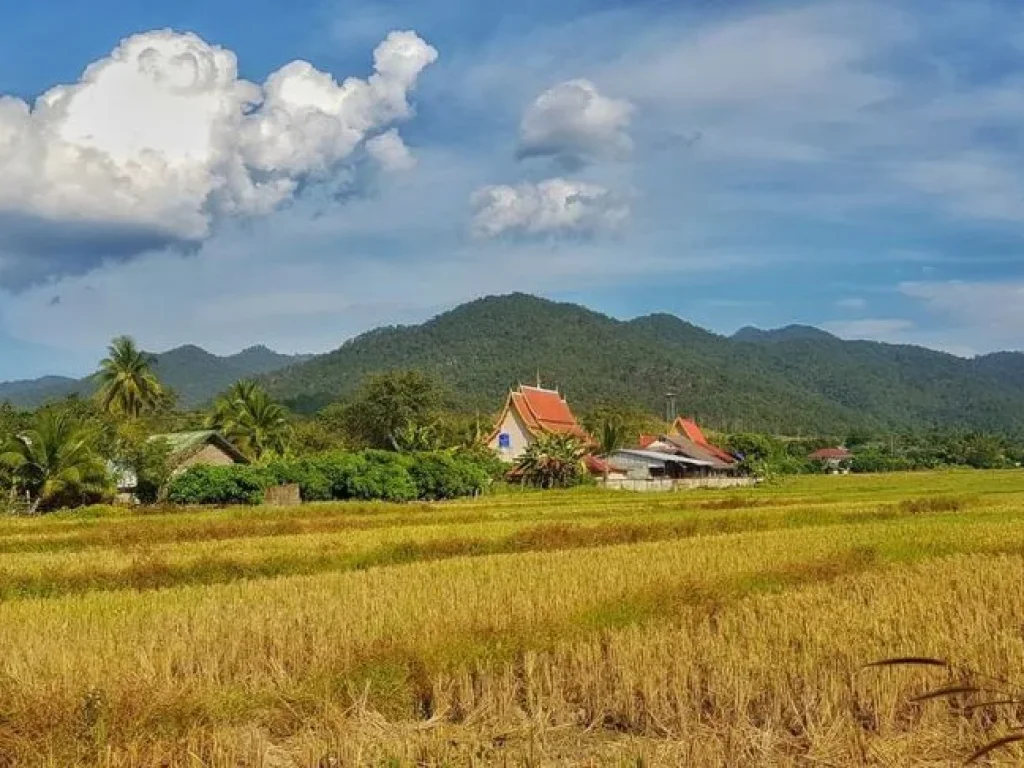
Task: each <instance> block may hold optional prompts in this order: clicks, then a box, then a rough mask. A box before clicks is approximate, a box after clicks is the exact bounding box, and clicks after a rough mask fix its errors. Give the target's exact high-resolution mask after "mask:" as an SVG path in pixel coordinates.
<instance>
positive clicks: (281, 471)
mask: <svg viewBox="0 0 1024 768" xmlns="http://www.w3.org/2000/svg"><path fill="white" fill-rule="evenodd" d="M490 479H491V478H490V471H489V467H488V466H487V465H486V464H485V463H483V462H480V461H477V460H476V458H475V457H474V456H472V455H470V454H466V455H463V454H461V453H455V454H449V453H443V452H436V453H419V454H413V453H411V454H398V453H392V452H390V451H361V452H359V453H340V452H339V453H328V454H324V455H322V456H313V457H309V458H305V459H299V460H295V461H287V460H284V459H279V460H276V461H273V462H271V463H269V464H267V465H265V466H261V467H253V466H232V467H193V468H192V469H189V470H188V471H186V472H184V473H183V474H181V475H179V476H178V477H177V478H175V479H174V480H173V482H172V483H171V484H170V489H169V491H168V495H167V498H168V500H169V501H171V502H173V503H176V504H259V503H261V502H262V501H263V497H264V491H265V490H266V489H267V488H269V487H271V486H275V485H285V484H295V485H298V486H299V492H300V494H301V496H302V500H303V501H344V500H348V499H358V500H360V501H395V502H401V501H413V500H415V499H424V500H428V501H438V500H441V499H454V498H458V497H460V496H472V495H475V494H477V493H479V492H480V491H482V490H483V489H484V488H485V487H486V486H487V485H488V484H489V483H490Z"/></svg>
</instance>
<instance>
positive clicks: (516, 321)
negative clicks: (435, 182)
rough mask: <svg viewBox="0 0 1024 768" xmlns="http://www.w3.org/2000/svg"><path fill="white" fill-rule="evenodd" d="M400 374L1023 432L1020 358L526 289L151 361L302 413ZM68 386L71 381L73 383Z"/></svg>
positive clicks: (873, 424)
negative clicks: (243, 382)
mask: <svg viewBox="0 0 1024 768" xmlns="http://www.w3.org/2000/svg"><path fill="white" fill-rule="evenodd" d="M402 368H416V369H420V370H424V371H427V372H428V373H431V374H433V375H435V376H437V377H438V378H440V379H441V380H442V381H444V382H445V383H446V384H447V385H448V387H449V389H450V390H451V392H452V396H453V399H454V404H455V405H456V406H457V407H459V408H462V409H465V410H467V411H476V412H478V413H480V414H481V415H482V416H488V415H490V414H492V413H493V412H495V411H496V410H497V409H498V408H499V407H500V406H501V404H502V402H503V401H504V398H505V396H506V394H507V393H508V389H509V387H512V386H515V385H516V384H518V383H520V382H523V383H530V382H533V381H534V380H535V379H536V377H537V373H538V371H539V372H540V374H541V377H542V380H543V383H544V384H545V385H548V386H557V387H559V388H560V389H561V390H562V391H563V392H564V393H565V394H566V395H567V396H568V397H569V399H570V401H571V402H572V404H573V407H574V409H576V410H579V411H585V410H586V409H587V408H589V407H592V406H594V405H596V404H599V403H601V402H605V401H617V402H622V403H632V404H635V405H639V406H642V407H645V408H647V409H649V410H651V411H652V412H654V413H662V412H663V411H664V404H665V395H666V393H668V392H672V393H674V394H675V399H676V402H677V404H678V408H679V411H680V413H682V414H685V415H688V416H695V417H697V418H698V419H699V420H700V421H701V422H702V423H703V424H706V425H708V426H710V427H712V428H718V429H726V430H732V431H745V430H759V431H761V430H763V431H771V432H777V433H782V434H796V433H802V434H825V435H835V436H839V437H841V436H845V435H846V434H848V432H849V431H850V430H854V429H868V430H874V431H896V430H902V429H911V430H925V429H931V428H944V429H949V428H955V429H964V430H972V429H973V430H983V431H987V432H1003V433H1008V434H1013V435H1017V436H1020V435H1024V354H1022V353H1019V352H1003V353H998V354H993V355H986V356H983V357H978V358H974V359H970V360H968V359H964V358H960V357H955V356H953V355H950V354H946V353H943V352H936V351H934V350H929V349H924V348H921V347H914V346H907V345H892V344H882V343H877V342H871V341H844V340H842V339H839V338H837V337H835V336H833V335H831V334H829V333H826V332H825V331H822V330H820V329H818V328H813V327H810V326H799V325H797V326H789V327H787V328H782V329H777V330H768V331H765V330H760V329H754V328H746V329H743V330H741V331H739V332H737V333H736V334H734V335H733V336H732V337H726V336H721V335H718V334H715V333H711V332H709V331H707V330H705V329H703V328H700V327H698V326H696V325H693V324H692V323H688V322H686V321H684V320H681V319H680V318H678V317H675V316H673V315H669V314H664V313H659V314H651V315H647V316H644V317H639V318H636V319H634V320H629V321H622V320H616V319H614V318H611V317H608V316H606V315H603V314H600V313H598V312H594V311H592V310H589V309H587V308H585V307H581V306H578V305H575V304H564V303H557V302H553V301H548V300H546V299H540V298H537V297H535V296H529V295H526V294H521V293H517V294H510V295H505V296H489V297H486V298H482V299H478V300H476V301H472V302H469V303H468V304H463V305H462V306H459V307H456V308H455V309H453V310H451V311H449V312H445V313H443V314H440V315H438V316H437V317H435V318H433V319H431V320H429V321H427V322H425V323H423V324H421V325H412V326H391V327H384V328H378V329H376V330H373V331H370V332H368V333H365V334H362V335H361V336H358V337H356V338H353V339H350V340H349V341H347V342H345V343H344V344H342V345H341V346H340V347H339V348H338V349H336V350H334V351H333V352H329V353H327V354H324V355H317V356H313V357H302V356H298V357H291V356H288V355H281V354H279V353H276V352H273V351H271V350H269V349H267V348H265V347H260V346H257V347H253V348H250V349H247V350H244V351H242V352H240V353H238V354H236V355H231V356H228V357H218V356H216V355H212V354H210V353H209V352H206V351H205V350H203V349H202V348H200V347H196V346H185V347H179V348H178V349H174V350H170V351H168V352H165V353H163V354H161V355H158V356H157V370H158V372H159V374H160V376H161V377H162V378H163V379H164V380H165V381H166V382H167V383H168V384H169V385H170V386H171V387H173V388H174V389H175V390H176V391H178V392H179V393H180V396H181V402H182V404H183V405H185V406H196V405H201V404H203V403H205V402H208V401H209V400H211V399H212V398H213V397H215V396H216V395H217V394H218V393H219V392H221V391H223V390H224V389H225V388H227V387H228V386H229V385H230V384H231V383H233V382H234V381H235V380H237V379H239V378H248V377H252V376H259V377H260V378H261V379H262V380H263V382H264V383H265V384H266V385H267V386H268V388H269V389H270V390H271V392H272V394H274V395H275V396H277V397H279V398H281V399H282V400H283V401H284V402H286V403H287V404H288V405H290V406H291V407H292V408H293V409H295V410H297V411H299V412H303V413H310V412H313V411H315V410H317V409H319V408H320V407H322V406H324V405H326V404H328V403H330V402H333V401H335V400H337V399H339V398H341V397H344V396H345V395H348V394H350V393H352V392H354V391H355V390H356V389H357V388H358V387H359V385H360V384H361V383H362V382H363V380H364V379H365V378H366V377H367V376H368V375H370V374H373V373H377V372H381V371H387V370H395V369H402ZM76 388H77V389H76ZM69 390H75V391H83V392H87V391H89V390H90V385H89V382H88V380H82V381H74V380H70V379H61V378H59V377H48V378H45V379H39V380H36V381H33V382H12V383H8V384H0V400H2V399H5V398H10V399H11V400H12V401H14V402H16V403H18V404H19V405H22V406H32V405H36V404H38V403H39V402H42V401H44V400H47V399H53V398H55V397H62V396H64V395H66V394H67V393H68V391H69Z"/></svg>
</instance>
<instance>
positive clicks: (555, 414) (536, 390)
mask: <svg viewBox="0 0 1024 768" xmlns="http://www.w3.org/2000/svg"><path fill="white" fill-rule="evenodd" d="M505 408H506V410H507V409H509V408H514V409H515V410H516V413H518V414H519V417H520V418H521V419H522V420H523V424H525V425H526V428H527V429H528V430H529V431H530V432H531V433H533V434H534V435H537V434H540V433H543V432H553V433H556V434H570V435H575V436H576V437H578V438H580V439H581V440H585V441H587V442H592V440H593V438H591V436H590V435H589V434H588V433H587V431H586V430H585V429H584V428H583V427H582V426H580V423H579V422H578V421H577V420H576V416H574V415H573V412H572V410H571V409H570V408H569V404H568V403H567V402H566V401H565V398H564V397H562V395H561V394H559V393H558V392H557V391H555V390H553V389H542V388H540V387H527V386H523V385H519V389H518V390H517V391H513V392H510V393H509V398H508V403H507V404H506V406H505ZM502 418H504V416H502Z"/></svg>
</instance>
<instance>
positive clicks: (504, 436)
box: [498, 432, 512, 448]
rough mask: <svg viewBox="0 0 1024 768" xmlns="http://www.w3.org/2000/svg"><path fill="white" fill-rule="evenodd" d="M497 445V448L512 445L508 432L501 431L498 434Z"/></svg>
mask: <svg viewBox="0 0 1024 768" xmlns="http://www.w3.org/2000/svg"><path fill="white" fill-rule="evenodd" d="M498 447H499V448H511V447H512V436H511V435H509V433H508V432H502V433H501V434H500V435H498Z"/></svg>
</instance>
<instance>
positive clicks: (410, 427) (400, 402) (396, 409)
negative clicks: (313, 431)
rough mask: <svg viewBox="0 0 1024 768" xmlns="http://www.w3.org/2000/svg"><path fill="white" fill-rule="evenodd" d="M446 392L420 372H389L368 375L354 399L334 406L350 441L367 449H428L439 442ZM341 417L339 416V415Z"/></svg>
mask: <svg viewBox="0 0 1024 768" xmlns="http://www.w3.org/2000/svg"><path fill="white" fill-rule="evenodd" d="M443 403H444V391H443V389H442V388H441V386H440V385H439V384H438V383H437V382H436V381H435V380H434V379H433V378H431V377H430V376H428V375H427V374H425V373H422V372H420V371H389V372H387V373H380V374H376V375H374V376H371V377H369V378H368V379H367V380H366V383H365V384H364V385H363V387H362V389H361V390H360V391H359V393H358V394H357V395H356V397H355V399H354V400H353V401H352V402H350V403H348V404H347V405H344V406H341V407H340V412H338V407H337V406H335V407H333V409H332V410H334V411H335V418H337V420H338V422H339V426H340V427H341V428H342V429H344V430H345V432H346V433H347V434H348V436H349V438H350V440H351V441H352V442H354V443H356V444H358V445H363V446H365V447H367V448H378V449H383V450H425V449H432V448H436V447H437V445H438V442H439V438H438V433H439V428H440V416H441V409H442V406H443ZM338 417H340V418H338Z"/></svg>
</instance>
